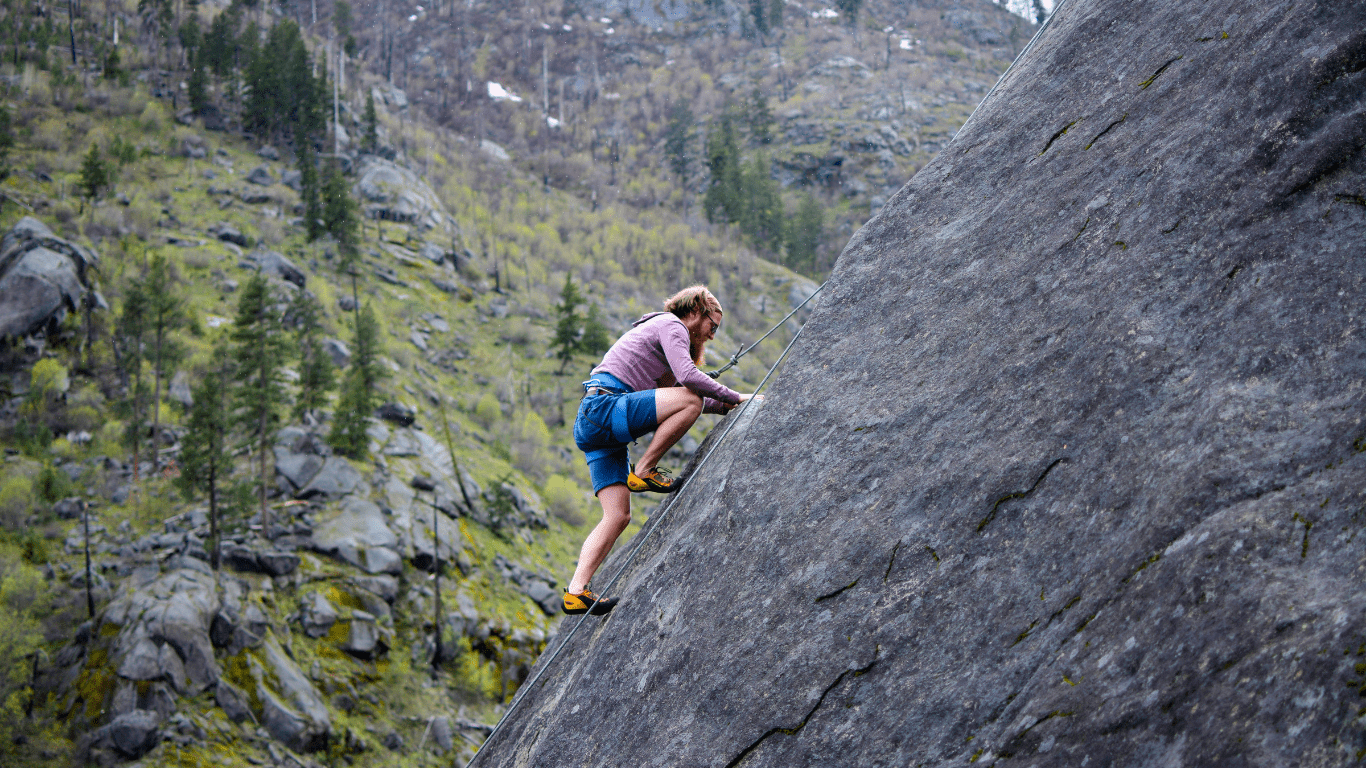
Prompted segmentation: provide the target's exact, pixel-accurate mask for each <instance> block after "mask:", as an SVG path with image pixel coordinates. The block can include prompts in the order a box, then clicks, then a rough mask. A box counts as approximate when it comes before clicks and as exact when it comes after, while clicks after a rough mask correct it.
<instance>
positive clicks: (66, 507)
mask: <svg viewBox="0 0 1366 768" xmlns="http://www.w3.org/2000/svg"><path fill="white" fill-rule="evenodd" d="M52 513H53V514H54V515H56V516H57V517H58V518H59V519H61V520H79V519H81V515H82V514H84V513H85V500H84V499H82V498H80V497H77V496H72V497H71V498H67V499H62V500H61V501H58V502H57V503H56V504H53V505H52Z"/></svg>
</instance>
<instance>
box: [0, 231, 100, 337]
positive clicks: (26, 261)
mask: <svg viewBox="0 0 1366 768" xmlns="http://www.w3.org/2000/svg"><path fill="white" fill-rule="evenodd" d="M96 261H97V258H96V256H95V254H94V253H93V252H91V251H89V250H88V249H86V248H84V247H83V246H80V245H77V244H75V243H72V242H70V241H67V240H64V239H62V238H60V237H56V236H55V235H53V234H52V231H51V230H49V229H48V228H47V227H46V226H44V225H43V224H42V222H39V221H38V220H37V219H34V218H32V217H29V216H25V217H24V218H22V219H20V220H19V223H17V224H15V225H14V227H13V228H11V229H10V231H9V232H8V233H7V234H6V235H5V236H4V238H3V239H0V338H3V337H6V336H11V337H23V336H28V335H30V334H33V333H37V332H39V331H47V330H52V329H54V328H55V324H56V323H58V322H60V321H61V320H62V318H64V317H65V316H66V313H68V312H76V311H78V310H79V309H80V308H81V306H82V302H83V300H84V297H85V296H86V295H87V290H88V289H87V286H86V284H85V272H86V268H87V267H88V266H92V265H94V264H95V263H96Z"/></svg>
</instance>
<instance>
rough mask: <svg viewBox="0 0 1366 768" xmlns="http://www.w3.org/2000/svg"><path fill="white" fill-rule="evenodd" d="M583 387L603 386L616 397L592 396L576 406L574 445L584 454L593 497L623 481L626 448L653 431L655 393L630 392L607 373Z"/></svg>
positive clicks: (627, 465)
mask: <svg viewBox="0 0 1366 768" xmlns="http://www.w3.org/2000/svg"><path fill="white" fill-rule="evenodd" d="M585 386H590V387H605V388H607V389H612V390H616V391H617V392H620V393H622V394H619V395H607V394H600V395H593V396H591V397H585V398H584V399H583V402H581V403H579V415H578V416H577V417H575V419H574V443H575V444H576V445H578V446H579V450H581V451H583V452H584V453H585V454H587V459H588V473H589V475H591V476H592V478H593V494H594V495H597V492H598V491H601V490H602V489H603V488H606V487H607V486H609V485H615V484H617V483H625V482H626V473H627V472H629V471H630V462H631V460H630V457H629V456H628V455H627V453H626V446H627V445H629V444H630V443H631V441H632V440H635V439H636V438H637V437H640V436H641V435H647V434H649V433H651V432H653V431H655V427H657V426H659V421H658V419H656V417H655V392H654V390H653V389H648V390H646V391H644V392H634V391H632V390H631V388H630V387H628V386H626V385H625V384H622V383H621V381H620V380H619V379H617V377H615V376H613V375H611V374H610V373H595V374H593V378H591V379H589V380H588V381H587V382H585Z"/></svg>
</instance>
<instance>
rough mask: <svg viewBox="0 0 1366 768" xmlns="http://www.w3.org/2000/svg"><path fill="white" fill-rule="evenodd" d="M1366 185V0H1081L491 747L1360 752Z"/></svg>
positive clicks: (850, 752) (1066, 754)
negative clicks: (567, 742) (610, 606)
mask: <svg viewBox="0 0 1366 768" xmlns="http://www.w3.org/2000/svg"><path fill="white" fill-rule="evenodd" d="M1363 199H1366V5H1362V4H1361V3H1331V2H1319V3H1313V2H1310V3H1301V4H1295V5H1274V6H1273V5H1262V6H1250V5H1243V6H1240V7H1239V8H1238V9H1237V12H1236V13H1231V12H1230V10H1229V9H1228V8H1227V7H1224V6H1219V5H1218V4H1202V3H1195V2H1189V1H1188V0H1178V1H1177V2H1170V3H1158V2H1150V1H1149V2H1135V3H1119V2H1112V1H1106V0H1069V2H1068V3H1067V4H1066V5H1064V6H1063V7H1062V9H1061V10H1060V11H1059V13H1058V14H1057V16H1055V18H1054V19H1053V21H1052V22H1051V23H1050V24H1049V25H1048V27H1046V28H1045V29H1044V31H1043V33H1042V35H1041V37H1040V39H1039V41H1038V42H1037V43H1036V45H1035V47H1034V49H1033V50H1032V51H1030V53H1029V55H1028V56H1026V57H1025V58H1024V60H1023V61H1022V62H1020V64H1019V65H1018V66H1017V67H1016V69H1014V71H1012V72H1011V73H1010V74H1009V75H1008V76H1007V78H1006V80H1005V82H1004V83H1002V85H1001V87H1000V89H999V90H998V91H997V92H996V93H995V94H994V95H993V96H992V97H991V99H990V100H988V101H987V102H986V103H985V104H984V105H983V106H982V107H981V109H980V110H979V112H978V114H977V115H976V116H975V117H974V118H973V119H972V120H971V121H970V122H969V124H968V125H967V126H966V127H965V128H964V129H963V130H962V131H961V132H960V133H959V134H958V135H957V137H956V138H955V140H954V141H953V142H952V143H951V144H950V145H949V146H948V147H946V148H945V150H944V151H943V152H942V153H941V154H940V156H939V157H938V158H937V159H936V160H935V161H934V162H932V163H931V164H930V165H928V166H926V167H925V168H924V169H923V170H922V171H921V172H920V173H919V174H918V175H917V176H916V177H915V178H914V179H912V180H911V181H910V182H909V183H908V184H907V186H906V187H905V188H904V189H902V190H901V192H899V193H898V194H897V195H896V196H895V197H893V198H892V199H891V200H890V201H888V203H887V205H886V206H885V207H884V208H883V209H882V211H881V213H880V214H879V215H878V216H876V217H875V218H874V219H873V220H872V221H870V222H869V223H868V225H867V226H865V227H864V228H863V230H862V231H861V232H860V233H859V234H857V235H856V236H855V237H854V239H853V240H852V241H851V242H850V244H849V246H848V248H847V249H846V251H845V252H844V254H843V255H842V256H841V258H840V260H839V262H838V264H837V265H836V268H835V270H834V272H833V274H832V277H831V283H830V285H829V287H828V288H827V289H826V293H825V294H824V295H823V296H822V300H821V303H820V305H819V307H818V308H817V309H816V310H815V311H814V313H813V314H812V317H811V319H810V321H809V323H808V325H807V326H806V331H805V333H804V334H803V337H802V338H801V339H800V340H799V341H798V343H797V344H796V346H795V347H794V349H793V352H792V355H791V357H790V358H789V360H788V362H787V363H786V366H785V368H784V370H783V372H782V374H781V376H780V377H779V378H778V379H777V381H776V382H775V384H774V385H773V387H772V389H771V390H770V392H769V395H768V397H767V399H766V401H764V403H763V404H762V407H761V408H760V409H759V410H758V411H757V413H755V414H754V415H753V418H752V421H750V423H748V424H747V425H745V424H743V422H742V423H741V424H738V425H737V428H736V429H735V430H734V432H733V433H732V434H731V435H730V436H728V437H727V438H726V439H725V441H724V442H721V443H719V444H716V443H715V441H712V443H713V445H712V446H710V447H711V448H712V449H713V450H714V451H715V453H714V454H713V455H712V458H711V460H710V462H709V463H708V464H707V465H706V466H705V467H704V468H703V469H702V471H701V473H700V474H698V475H697V476H696V477H694V478H693V479H692V480H691V482H690V485H689V487H687V488H685V489H684V491H683V492H682V493H681V494H680V495H678V496H677V497H676V499H675V500H674V501H673V502H672V507H671V508H670V509H669V511H668V512H667V513H665V512H662V511H661V512H658V513H656V514H655V515H654V516H653V517H652V519H651V523H650V526H649V527H647V528H646V530H647V531H650V530H652V529H653V528H654V527H656V525H657V528H658V529H657V530H654V531H653V533H652V534H651V538H650V540H649V542H648V543H647V545H646V546H645V548H644V549H643V551H642V553H641V555H640V557H639V558H638V559H637V560H636V561H635V562H634V564H633V565H632V566H631V568H630V570H628V571H627V572H626V574H625V575H624V576H623V578H622V580H621V581H620V582H619V583H618V586H617V587H616V588H615V589H614V592H615V594H616V595H620V596H621V597H623V598H624V601H623V602H622V604H621V605H619V606H618V607H617V608H616V610H615V611H614V612H613V613H612V614H611V615H610V617H608V618H606V619H596V618H593V619H589V620H588V622H587V623H586V624H585V626H584V630H582V631H580V632H579V633H578V634H577V635H576V636H575V637H574V638H573V639H572V641H571V644H570V646H569V648H568V649H567V650H566V651H565V653H564V654H563V655H561V657H560V659H559V661H557V662H556V664H555V665H554V666H553V667H552V668H550V669H549V670H548V671H547V672H546V674H545V676H544V677H543V678H542V683H543V684H538V685H537V686H536V687H535V688H534V689H532V690H529V691H527V694H526V699H525V701H524V702H523V703H522V704H521V706H520V707H519V708H518V709H517V710H515V711H514V713H513V714H512V716H511V717H510V718H509V720H508V722H507V723H506V724H505V726H504V728H503V729H502V730H501V731H500V732H499V733H498V734H496V735H495V737H494V740H493V742H491V743H489V744H487V745H486V746H485V748H484V750H483V751H481V755H482V758H481V759H480V760H479V761H478V762H477V764H478V765H480V766H490V765H503V766H513V765H516V766H532V765H535V766H559V765H653V764H658V761H657V760H656V758H660V757H661V756H667V759H666V760H665V763H664V764H676V765H696V766H718V767H719V766H738V765H743V766H746V768H751V767H757V766H807V765H869V766H872V765H887V766H906V765H919V766H948V765H967V764H968V763H969V762H972V763H973V764H976V765H983V766H991V765H996V766H1002V767H1003V768H1005V767H1008V766H1021V767H1022V768H1027V767H1029V766H1037V767H1038V768H1043V767H1044V766H1077V765H1092V766H1139V765H1257V766H1279V765H1291V764H1296V765H1346V764H1352V763H1353V762H1354V761H1355V760H1356V759H1357V757H1356V755H1357V754H1359V752H1358V751H1359V750H1362V749H1363V748H1366V719H1363V718H1362V706H1363V704H1366V699H1363V698H1362V696H1361V692H1362V691H1363V690H1366V679H1364V678H1366V675H1363V674H1362V672H1361V671H1360V670H1362V669H1366V666H1363V664H1366V590H1363V589H1362V584H1363V583H1366V511H1363V510H1366V491H1364V490H1363V489H1366V453H1363V448H1366V425H1364V424H1363V423H1362V411H1363V406H1366V388H1363V383H1364V382H1366V340H1363V338H1362V336H1361V333H1360V324H1361V314H1362V312H1363V311H1364V309H1366V259H1364V258H1363V257H1362V255H1363V254H1362V244H1363V243H1366V204H1363ZM778 472H781V477H780V480H781V481H780V482H775V473H778ZM661 518H662V522H661V523H658V524H657V522H656V521H660V520H661ZM629 550H630V548H629V547H623V548H620V549H619V551H618V553H617V554H616V555H614V556H613V558H612V559H610V560H609V561H608V563H607V564H606V565H605V566H604V569H603V571H602V573H601V575H600V576H599V581H600V582H601V583H604V584H605V583H606V581H607V579H609V578H610V577H611V575H612V574H614V573H615V572H616V570H617V569H618V568H620V567H621V566H622V564H623V562H624V555H623V554H622V553H623V552H626V551H629ZM565 626H566V627H568V626H571V625H569V624H566V625H565ZM562 634H564V633H562ZM552 645H554V643H552ZM589 659H592V660H594V661H593V663H588V661H587V660H589ZM589 670H591V671H589ZM642 724H648V727H641V726H642ZM565 732H573V733H575V734H577V735H578V736H577V737H576V739H575V744H574V748H573V749H572V750H565V749H563V744H562V742H561V741H560V740H556V739H551V738H546V737H545V735H546V734H553V733H565Z"/></svg>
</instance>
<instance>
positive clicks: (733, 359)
mask: <svg viewBox="0 0 1366 768" xmlns="http://www.w3.org/2000/svg"><path fill="white" fill-rule="evenodd" d="M824 287H825V283H821V284H820V285H818V286H816V290H814V291H812V292H811V295H810V296H807V297H806V301H803V302H802V303H800V304H798V305H797V306H796V307H794V308H793V309H792V311H791V312H788V313H787V317H784V318H783V319H782V320H779V321H778V324H777V325H775V326H773V327H772V328H769V329H768V333H765V334H764V335H763V336H760V337H759V341H756V342H754V343H753V344H750V345H749V346H748V347H745V348H744V349H741V350H740V351H739V352H736V353H735V354H733V355H731V356H730V362H728V363H726V364H725V365H723V366H721V367H720V368H717V369H716V370H714V371H707V372H706V374H707V375H708V376H710V377H712V378H713V379H714V378H716V377H718V376H720V375H721V374H723V373H725V372H726V371H729V370H730V369H731V368H734V367H735V364H736V363H738V362H740V358H742V357H744V356H745V355H748V354H749V353H750V351H751V350H753V349H754V348H755V347H757V346H759V344H760V343H761V342H763V340H764V339H767V338H768V337H769V336H772V335H773V332H774V331H776V330H778V329H779V328H781V327H782V325H783V323H786V322H787V320H788V318H790V317H792V316H793V315H795V314H797V310H799V309H801V308H802V307H804V306H806V302H807V301H811V300H812V299H814V298H815V297H816V294H818V293H820V292H821V289H822V288H824ZM798 333H800V331H798Z"/></svg>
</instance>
